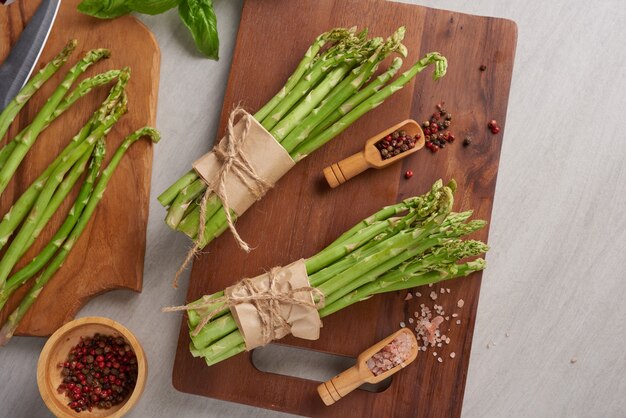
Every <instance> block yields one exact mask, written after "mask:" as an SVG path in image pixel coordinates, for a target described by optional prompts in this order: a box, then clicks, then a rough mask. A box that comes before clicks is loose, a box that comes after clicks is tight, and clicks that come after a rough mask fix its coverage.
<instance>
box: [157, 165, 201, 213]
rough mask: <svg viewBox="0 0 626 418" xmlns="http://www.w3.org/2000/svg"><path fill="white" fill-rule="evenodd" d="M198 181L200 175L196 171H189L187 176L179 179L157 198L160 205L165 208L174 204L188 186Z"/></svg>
mask: <svg viewBox="0 0 626 418" xmlns="http://www.w3.org/2000/svg"><path fill="white" fill-rule="evenodd" d="M197 179H198V175H197V174H196V172H195V171H194V170H191V171H189V172H188V173H187V174H185V175H184V176H182V177H181V178H179V179H178V180H177V181H176V182H175V183H174V184H172V185H171V186H170V187H168V188H167V190H165V191H164V192H163V193H161V194H160V195H159V197H158V198H157V199H158V200H159V203H161V205H163V206H169V205H171V204H172V202H173V201H174V199H176V196H178V194H179V193H180V192H181V191H182V190H183V189H184V188H185V187H187V186H189V185H190V184H191V183H193V182H194V181H195V180H197Z"/></svg>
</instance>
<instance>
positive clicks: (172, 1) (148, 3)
mask: <svg viewBox="0 0 626 418" xmlns="http://www.w3.org/2000/svg"><path fill="white" fill-rule="evenodd" d="M178 1H179V0H126V4H127V5H128V8H129V9H131V10H132V11H134V12H139V13H144V14H147V15H158V14H161V13H163V12H167V11H168V10H169V9H172V8H174V7H176V6H178Z"/></svg>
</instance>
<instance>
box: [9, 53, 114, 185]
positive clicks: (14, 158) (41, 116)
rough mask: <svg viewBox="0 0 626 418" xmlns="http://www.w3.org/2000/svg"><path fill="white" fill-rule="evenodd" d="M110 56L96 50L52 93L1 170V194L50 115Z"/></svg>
mask: <svg viewBox="0 0 626 418" xmlns="http://www.w3.org/2000/svg"><path fill="white" fill-rule="evenodd" d="M109 55H110V52H109V50H107V49H96V50H93V51H90V52H88V53H87V54H86V55H85V57H84V58H83V59H81V60H80V61H79V62H78V63H77V64H76V65H75V66H74V67H72V69H70V71H69V72H68V74H67V75H66V76H65V79H64V80H63V81H62V82H61V84H60V85H59V86H58V87H57V89H56V90H55V91H54V93H52V96H50V98H49V99H48V101H47V102H46V104H45V105H44V106H43V108H42V109H41V110H40V111H39V113H38V114H37V116H36V117H35V119H34V120H33V122H32V123H31V124H30V125H29V126H28V127H27V128H26V129H25V130H24V131H23V132H22V137H21V139H20V141H19V142H18V144H17V145H16V146H15V149H14V150H13V152H12V153H11V155H10V157H9V158H8V159H7V160H6V162H5V164H4V166H3V167H2V169H0V194H1V193H2V192H3V191H4V189H6V187H7V185H8V184H9V180H11V178H12V177H13V175H14V174H15V171H16V170H17V167H18V166H19V165H20V163H21V162H22V160H23V159H24V157H25V156H26V153H27V152H28V150H29V149H30V147H31V146H32V145H33V144H34V142H35V141H36V140H37V137H38V135H39V133H40V132H41V131H42V129H43V127H44V126H45V124H46V122H47V120H48V118H49V117H50V115H52V114H53V113H54V111H55V110H56V108H57V106H58V105H59V103H60V102H61V100H63V97H64V96H65V94H66V93H67V91H68V90H69V89H70V87H71V86H72V84H73V83H74V82H75V81H76V80H77V79H78V77H79V76H80V75H81V74H82V73H83V72H85V71H86V70H87V68H89V67H90V66H91V65H93V64H95V63H96V62H98V61H100V60H101V59H103V58H107V57H108V56H109Z"/></svg>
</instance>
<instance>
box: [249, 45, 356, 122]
mask: <svg viewBox="0 0 626 418" xmlns="http://www.w3.org/2000/svg"><path fill="white" fill-rule="evenodd" d="M361 48H362V45H355V46H352V45H351V46H350V47H349V48H348V49H347V50H346V51H345V52H338V53H336V54H334V51H333V54H331V55H332V56H331V57H330V58H328V59H321V60H319V61H318V62H316V63H315V64H314V65H313V67H312V68H311V71H310V72H309V73H307V75H306V76H305V77H303V78H302V79H301V80H300V81H299V82H298V84H296V85H295V86H294V88H293V89H292V90H291V91H290V92H289V93H288V94H287V96H286V97H285V98H284V99H282V100H281V101H280V103H279V104H278V105H277V106H276V107H275V108H274V109H273V110H272V112H270V114H269V115H268V116H267V117H266V118H265V119H263V120H262V121H261V124H262V125H263V126H264V127H265V129H267V130H268V131H271V130H272V128H274V126H276V125H277V124H278V122H280V121H281V119H282V118H283V116H285V115H286V114H287V112H288V111H289V110H290V109H291V108H292V107H293V106H294V105H295V104H296V103H297V102H299V101H300V100H301V99H302V98H303V97H304V96H305V95H306V93H307V92H308V91H309V90H311V89H312V88H313V87H314V86H315V85H316V84H317V83H318V82H319V81H320V80H321V79H322V78H323V77H324V76H325V75H326V74H327V73H328V71H329V70H331V69H333V68H334V67H336V66H338V65H341V64H343V63H345V62H348V61H352V60H358V59H360V58H361ZM338 51H339V49H338ZM257 120H258V119H257Z"/></svg>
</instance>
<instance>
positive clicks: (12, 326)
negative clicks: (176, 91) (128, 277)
mask: <svg viewBox="0 0 626 418" xmlns="http://www.w3.org/2000/svg"><path fill="white" fill-rule="evenodd" d="M144 136H148V137H150V138H151V140H152V142H158V141H159V139H160V135H159V133H158V132H157V131H156V130H154V129H152V128H142V129H139V130H138V131H136V132H134V133H133V134H131V135H129V136H128V137H127V138H126V139H125V140H124V142H122V144H121V145H120V146H119V148H118V149H117V151H116V152H115V154H114V155H113V158H112V159H111V161H110V162H109V164H108V166H107V167H106V168H105V169H104V170H103V171H102V175H101V176H100V178H99V179H98V183H97V184H96V186H95V187H94V189H93V193H92V194H91V196H90V197H89V201H88V202H87V205H86V206H85V208H84V210H83V212H82V214H81V215H80V218H79V220H78V222H77V223H76V225H75V226H74V228H73V229H72V232H71V233H70V234H69V236H68V237H67V239H66V240H65V242H64V243H63V246H62V247H61V249H60V250H59V252H58V253H57V255H56V256H55V257H54V258H53V259H52V261H51V262H50V264H48V266H47V267H46V269H45V270H44V271H43V273H42V274H41V275H40V276H39V277H38V278H37V280H35V284H34V285H33V287H32V288H31V289H30V290H29V291H28V293H27V294H26V296H25V297H24V299H23V300H22V302H21V303H20V305H19V306H18V307H17V308H16V309H15V311H13V313H11V315H10V316H9V318H8V320H7V322H6V323H5V324H4V326H3V327H2V329H0V346H1V345H4V344H6V343H7V342H8V340H9V339H11V337H12V336H13V334H14V332H15V330H16V329H17V326H18V325H19V322H20V321H21V320H22V318H23V317H24V315H25V314H26V312H28V309H30V307H31V306H32V305H33V303H34V302H35V300H36V299H37V297H38V296H39V294H40V293H41V291H42V290H43V288H44V286H45V285H46V284H47V283H48V281H49V280H50V279H51V278H52V277H53V276H54V274H55V273H56V272H57V271H58V270H59V268H60V267H61V265H62V264H63V262H64V261H65V260H66V258H67V256H68V255H69V253H70V251H71V250H72V248H73V247H74V245H75V244H76V242H77V240H78V239H79V238H80V235H81V234H82V232H83V231H84V230H85V227H86V226H87V224H88V223H89V220H90V219H91V216H92V215H93V212H94V211H95V209H96V206H97V205H98V203H99V202H100V200H101V199H102V197H103V195H104V191H105V189H106V186H107V184H108V183H109V180H111V176H112V175H113V172H114V171H115V169H116V168H117V166H118V165H119V163H120V161H121V159H122V157H123V156H124V154H125V153H126V151H127V150H128V148H129V147H130V146H131V145H132V144H133V143H134V142H135V141H137V140H138V139H140V138H142V137H144Z"/></svg>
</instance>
